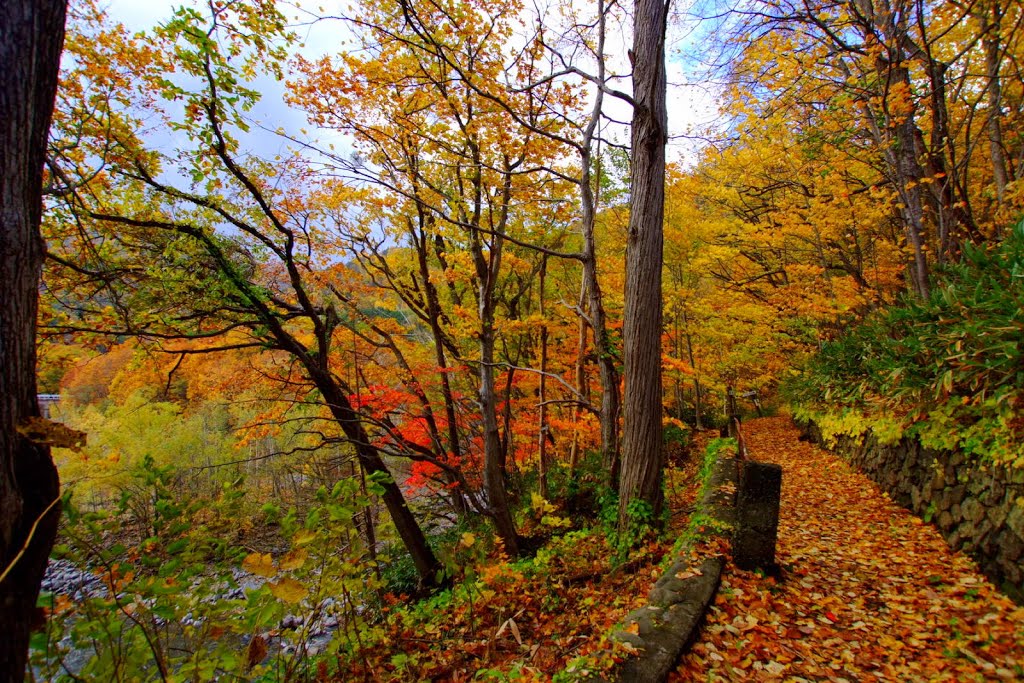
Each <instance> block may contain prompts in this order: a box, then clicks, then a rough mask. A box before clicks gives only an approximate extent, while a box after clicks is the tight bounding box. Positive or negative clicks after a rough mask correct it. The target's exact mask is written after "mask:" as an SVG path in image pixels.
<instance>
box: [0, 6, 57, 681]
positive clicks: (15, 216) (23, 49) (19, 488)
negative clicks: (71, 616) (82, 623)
mask: <svg viewBox="0 0 1024 683" xmlns="http://www.w3.org/2000/svg"><path fill="white" fill-rule="evenodd" d="M65 12H66V3H65V2H63V1H62V0H46V1H43V2H32V1H21V0H15V1H12V2H5V3H4V5H3V8H2V9H0V60H2V62H3V65H4V67H3V75H2V76H0V79H2V82H0V122H2V123H0V142H2V146H3V150H4V153H3V158H2V160H0V302H2V304H0V306H2V308H0V355H2V357H3V363H2V365H3V367H2V368H0V621H2V622H3V624H4V629H5V631H6V633H5V635H4V637H3V638H2V639H0V676H2V678H3V680H5V681H21V680H22V679H23V678H24V675H25V664H26V661H27V660H26V658H27V656H28V639H29V632H30V630H31V628H32V626H33V623H34V621H35V619H34V615H35V609H36V597H37V596H38V594H39V585H40V582H41V581H42V578H43V571H44V570H45V569H46V563H47V560H48V558H49V554H50V548H51V547H52V545H53V541H54V537H55V536H56V533H57V521H58V517H59V514H60V511H59V508H58V507H57V501H58V500H59V483H58V480H57V470H56V468H55V467H54V465H53V461H52V460H51V459H50V449H49V448H48V447H47V445H46V444H45V442H42V441H40V440H38V439H39V437H37V440H33V439H32V438H31V437H30V436H29V435H28V433H27V432H30V431H31V430H30V429H28V428H29V427H30V422H31V420H32V419H33V418H38V417H39V407H38V405H37V403H36V379H35V377H36V339H35V330H36V312H37V310H38V298H39V274H40V269H41V267H42V262H43V253H44V250H43V242H42V239H41V237H40V232H39V225H40V217H41V211H42V188H43V166H44V161H45V158H46V136H47V130H48V129H49V126H50V118H51V115H52V112H53V103H54V95H55V92H56V89H57V72H58V67H59V65H60V54H61V47H62V44H63V41H64V17H65Z"/></svg>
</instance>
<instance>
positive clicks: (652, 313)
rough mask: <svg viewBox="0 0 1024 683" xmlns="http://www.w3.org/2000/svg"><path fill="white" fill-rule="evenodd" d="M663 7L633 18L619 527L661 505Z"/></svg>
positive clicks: (638, 11) (644, 9)
mask: <svg viewBox="0 0 1024 683" xmlns="http://www.w3.org/2000/svg"><path fill="white" fill-rule="evenodd" d="M667 20H668V2H666V1H665V0H637V1H636V3H635V4H634V13H633V49H632V53H631V54H632V62H633V123H632V129H631V167H630V197H629V210H630V215H629V236H628V240H629V241H628V243H627V246H626V293H625V297H626V306H625V312H624V318H623V325H622V337H623V341H624V368H623V374H624V375H625V380H626V386H625V392H624V394H623V417H624V422H623V439H622V475H621V480H620V484H619V528H620V530H625V529H626V528H627V526H628V524H629V522H630V515H631V514H633V513H634V511H635V506H636V503H635V502H636V501H640V502H643V503H645V504H647V505H648V506H649V507H650V512H651V514H652V515H653V518H654V519H656V518H657V516H658V515H659V514H660V512H661V504H662V490H661V481H662V469H663V466H664V462H663V458H662V436H661V432H662V428H661V412H662V395H661V394H662V392H661V388H662V385H661V327H662V310H661V269H662V245H663V241H664V226H663V222H664V215H665V143H666V142H667V141H668V111H667V108H666V103H665V97H666V87H667V85H666V77H665V32H666V22H667Z"/></svg>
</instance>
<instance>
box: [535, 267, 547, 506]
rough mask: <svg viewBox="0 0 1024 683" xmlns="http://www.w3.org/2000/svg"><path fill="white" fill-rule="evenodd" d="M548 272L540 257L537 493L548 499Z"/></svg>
mask: <svg viewBox="0 0 1024 683" xmlns="http://www.w3.org/2000/svg"><path fill="white" fill-rule="evenodd" d="M547 272H548V259H547V257H546V256H541V262H540V280H539V282H538V289H537V298H538V300H539V301H540V319H541V323H540V387H539V388H538V390H537V401H538V403H539V404H540V407H539V408H538V409H537V491H538V493H540V495H541V497H542V498H545V499H546V498H547V497H548V463H547V450H548V406H547V401H548V391H547V389H548V385H547V379H548V378H547V372H548V325H547V322H546V318H545V317H544V315H545V310H544V284H545V282H544V280H545V279H546V276H547Z"/></svg>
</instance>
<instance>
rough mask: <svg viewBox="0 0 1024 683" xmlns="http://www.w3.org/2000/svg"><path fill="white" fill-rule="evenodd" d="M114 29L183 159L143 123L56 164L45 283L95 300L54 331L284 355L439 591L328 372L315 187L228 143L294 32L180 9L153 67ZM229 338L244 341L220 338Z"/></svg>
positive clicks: (150, 107)
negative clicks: (94, 150)
mask: <svg viewBox="0 0 1024 683" xmlns="http://www.w3.org/2000/svg"><path fill="white" fill-rule="evenodd" d="M117 33H118V31H117V30H114V31H112V32H111V34H105V35H104V38H105V39H106V40H107V43H109V44H115V43H116V44H118V45H120V46H121V47H122V48H123V49H124V50H125V52H126V54H122V55H120V57H121V58H122V60H123V63H118V62H117V55H115V56H114V58H113V62H114V64H115V66H117V68H124V69H127V70H128V71H130V72H133V73H134V76H135V77H136V78H139V79H140V80H143V81H144V82H145V80H146V79H151V80H149V83H148V85H150V86H151V87H152V88H153V89H154V90H155V91H156V92H159V93H161V94H162V95H164V96H165V98H166V101H170V102H180V103H183V106H184V111H183V112H182V113H179V112H176V111H170V110H166V109H161V108H160V107H161V105H160V104H159V103H157V102H154V101H145V102H143V103H141V104H137V105H136V106H140V108H142V109H143V110H144V111H146V113H147V114H150V115H155V116H160V115H163V116H166V117H167V120H168V121H169V123H170V125H171V126H172V127H174V128H176V129H177V130H178V132H180V133H181V134H182V135H181V136H180V138H179V141H180V142H181V144H183V145H186V147H184V148H183V149H180V150H177V154H178V156H174V153H173V152H172V153H163V154H162V153H160V152H156V151H152V150H148V149H146V147H145V144H144V141H143V140H141V139H139V138H138V137H136V135H135V132H136V131H139V130H142V129H143V127H142V126H141V125H139V126H115V125H111V126H107V127H104V128H103V130H102V131H100V133H98V134H99V135H103V136H106V139H105V140H104V141H102V143H101V144H102V145H104V146H106V148H108V149H110V150H116V153H113V154H111V155H110V156H109V157H108V158H107V159H106V160H105V163H106V164H107V165H106V168H105V171H106V172H105V174H102V175H101V174H97V173H94V172H91V171H89V170H88V169H87V168H84V165H85V164H83V167H77V166H74V165H70V164H68V165H63V166H61V169H62V170H61V174H60V175H61V177H62V180H64V181H67V182H68V183H69V184H68V185H67V187H66V188H65V190H64V192H63V194H64V195H65V199H66V200H67V205H66V206H65V207H55V208H54V213H55V214H59V212H60V211H61V210H64V211H67V212H68V213H69V214H71V215H74V217H75V221H69V223H73V225H74V226H75V227H74V228H68V227H67V226H66V225H64V224H63V223H62V222H61V221H59V220H56V221H54V222H55V224H56V225H55V226H54V229H55V230H62V229H63V230H65V231H67V232H64V233H61V234H55V235H54V239H53V246H52V253H51V254H50V256H51V259H52V260H53V262H54V271H55V275H54V279H55V281H57V282H59V281H61V278H64V279H65V280H66V282H67V283H68V287H69V288H70V287H73V286H74V285H75V284H79V285H83V286H84V287H90V288H93V290H94V291H95V292H96V295H95V296H91V297H88V299H89V300H88V301H87V303H85V304H83V305H82V307H81V308H80V310H78V311H76V315H77V316H80V317H83V318H86V320H85V323H84V324H83V323H82V322H80V321H76V320H71V321H69V322H68V323H67V324H66V326H64V329H68V330H74V329H82V328H83V327H85V328H89V327H98V328H99V329H100V330H101V331H103V332H106V333H108V334H123V335H133V336H138V337H142V338H149V339H151V340H157V341H158V342H159V343H165V342H166V341H168V340H173V342H174V343H175V344H176V345H177V347H176V348H178V351H177V352H180V353H187V352H189V349H188V348H187V347H182V346H181V341H182V340H187V339H214V338H216V339H219V340H221V341H222V344H221V345H220V346H219V347H210V348H206V349H205V350H204V352H211V351H214V350H222V351H223V350H233V349H238V348H259V349H262V350H265V351H267V352H270V353H273V352H275V351H276V352H283V353H284V354H286V355H287V357H289V358H290V359H291V362H292V363H294V366H295V367H297V368H300V369H301V370H300V372H299V373H298V374H297V376H296V377H295V378H292V379H291V383H292V384H294V383H296V382H298V383H299V384H300V385H301V387H302V388H303V389H304V391H305V396H306V398H307V399H308V400H309V401H316V402H319V403H320V404H321V405H322V406H324V408H325V409H326V410H327V411H328V413H329V414H330V417H331V419H332V420H333V421H334V423H335V424H336V425H337V427H338V428H339V429H340V430H341V432H342V434H343V435H344V437H345V439H346V441H347V442H348V443H349V444H350V445H351V448H352V449H353V451H354V454H355V456H356V459H357V460H358V461H359V463H360V465H361V466H362V468H363V470H364V472H366V473H367V474H368V475H370V476H374V477H375V478H376V479H377V481H378V482H379V483H380V484H381V486H383V488H384V493H383V494H382V495H381V498H382V499H383V502H384V504H385V506H386V507H387V509H388V512H389V513H390V515H391V518H392V521H393V522H394V525H395V529H396V531H397V533H398V535H399V537H400V538H401V540H402V542H403V544H404V545H405V547H406V549H407V550H408V551H409V553H410V555H411V557H412V560H413V562H414V564H415V566H416V569H417V571H418V573H419V575H420V579H421V581H422V582H423V583H424V584H425V585H434V584H436V583H438V582H439V581H440V580H441V571H440V570H441V569H442V567H441V564H440V563H439V562H438V560H437V558H436V556H435V555H434V553H433V551H432V550H431V548H430V546H429V545H428V544H427V541H426V538H425V536H424V534H423V530H422V528H421V527H420V526H419V523H418V521H417V519H416V517H415V516H414V515H413V513H412V511H411V510H410V508H409V506H408V504H407V503H406V500H405V497H404V495H403V493H402V490H401V488H400V487H399V485H398V483H397V482H396V481H395V480H394V478H393V477H392V475H391V472H390V469H389V467H388V465H387V463H386V462H385V460H384V457H383V453H382V451H381V449H380V447H379V446H378V445H377V444H375V443H374V442H373V440H372V439H371V438H370V435H369V433H368V428H367V416H366V415H365V414H364V410H363V406H362V405H360V403H359V401H358V392H357V390H356V389H357V388H358V387H353V386H351V385H350V384H349V383H348V381H346V379H345V377H343V376H342V375H341V374H339V373H338V372H336V366H337V355H338V354H337V351H338V347H339V345H340V344H341V341H342V338H341V335H340V334H339V333H340V331H341V329H342V328H341V327H340V325H341V322H342V321H341V316H340V313H339V308H340V307H341V301H340V299H342V297H343V296H344V294H343V293H342V292H340V291H339V288H340V285H339V284H338V282H337V281H336V280H334V281H332V280H331V277H330V270H331V264H330V263H329V261H330V257H328V258H327V259H326V260H327V261H328V263H324V262H322V261H321V260H320V254H319V253H314V252H313V245H314V244H319V243H321V242H323V241H326V240H328V239H329V237H330V236H329V235H327V234H325V231H324V230H323V226H322V224H321V220H322V219H323V215H322V207H315V206H314V204H315V202H314V200H311V199H310V197H309V196H308V194H307V192H308V189H305V188H308V186H309V185H312V184H313V181H312V180H311V178H310V174H309V164H308V160H306V159H296V158H290V159H287V160H281V161H280V162H279V163H277V164H275V165H273V166H271V165H270V164H268V163H264V162H262V161H260V160H257V159H254V158H252V157H247V156H246V155H245V154H244V153H243V152H242V150H241V148H240V144H239V142H238V140H237V139H236V136H239V135H240V134H241V133H244V131H245V130H246V129H247V128H248V123H247V121H246V119H245V118H244V116H243V114H244V112H246V111H248V110H249V109H251V107H252V106H253V105H254V104H255V102H256V101H257V100H258V98H259V94H258V93H257V92H255V91H254V90H251V89H249V88H248V87H247V86H248V85H250V81H251V79H252V78H255V73H257V72H258V71H259V70H260V69H265V70H266V72H269V73H271V74H273V75H277V76H280V71H279V69H280V62H281V60H282V59H283V56H284V55H283V48H282V47H281V45H282V43H285V42H286V41H287V40H288V38H289V36H288V35H287V33H286V31H285V30H284V18H283V16H281V14H280V13H279V12H278V11H277V10H276V8H275V6H274V4H273V2H269V1H268V2H254V3H238V4H233V5H231V6H230V7H217V6H211V8H210V13H209V15H207V16H204V15H203V14H202V13H200V12H198V11H196V10H192V9H187V8H182V9H180V10H178V11H177V12H176V13H175V16H174V18H173V19H172V20H171V21H169V22H167V23H166V24H164V25H163V26H162V27H161V28H160V29H159V30H158V35H157V36H156V37H153V38H146V40H149V41H151V42H153V43H154V45H155V46H156V47H157V49H156V50H154V51H152V52H150V53H149V57H150V58H152V59H160V60H162V59H164V58H166V59H167V60H168V61H167V62H163V63H159V62H158V63H157V64H156V68H154V65H153V64H149V63H145V60H140V59H138V58H139V56H140V55H142V54H144V52H145V50H144V48H141V49H136V48H138V47H139V46H136V45H134V44H133V42H134V41H133V39H127V38H125V37H124V36H122V37H121V38H118V37H117V35H115V34H117ZM122 38H124V40H123V41H122ZM139 40H140V41H141V40H142V39H139ZM172 70H178V71H179V72H184V73H186V74H188V76H189V77H190V78H191V79H192V80H191V81H189V85H190V86H192V87H194V90H190V89H186V88H183V87H179V86H178V85H177V84H175V83H173V82H171V81H169V80H167V79H163V78H161V77H159V76H157V77H153V76H152V73H153V72H154V71H155V72H157V73H166V72H169V71H172ZM126 97H127V95H126ZM112 106H116V104H115V105H112ZM124 109H125V110H127V111H114V112H106V113H105V115H107V116H109V118H110V120H112V121H113V120H117V119H119V118H123V119H130V117H131V114H130V111H131V110H130V108H129V107H127V106H126V107H124ZM68 125H70V126H72V127H74V122H73V121H68ZM87 161H94V160H92V159H89V160H87ZM65 163H66V162H65ZM164 166H170V167H176V168H177V169H178V170H179V172H180V173H182V175H184V173H185V172H188V173H189V176H190V177H191V183H188V182H187V181H186V180H185V179H184V178H183V177H182V176H177V177H170V178H164V177H163V176H162V174H161V168H162V167H164ZM139 263H147V264H148V265H147V267H146V268H140V267H138V264H139ZM332 285H333V286H332ZM51 293H53V294H54V295H56V296H60V295H61V293H60V292H56V293H54V292H51ZM74 294H75V293H71V294H70V295H71V296H74ZM110 302H113V306H110V305H108V304H109V303H110ZM104 309H106V310H104ZM111 314H112V315H111ZM233 331H239V332H243V333H245V335H246V340H245V341H243V342H238V341H237V340H236V339H233V338H229V333H231V332H233ZM354 397H355V398H354Z"/></svg>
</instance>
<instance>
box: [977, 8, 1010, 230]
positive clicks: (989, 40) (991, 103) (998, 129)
mask: <svg viewBox="0 0 1024 683" xmlns="http://www.w3.org/2000/svg"><path fill="white" fill-rule="evenodd" d="M987 4H988V6H989V8H990V9H991V14H984V13H983V14H982V15H981V32H982V39H981V41H982V45H983V46H984V48H985V76H986V78H987V79H988V82H987V83H986V84H985V95H986V98H987V100H988V149H989V155H990V157H991V159H992V180H993V181H994V182H995V186H996V201H997V202H998V205H999V206H1000V207H1001V206H1002V205H1003V203H1004V202H1005V201H1006V186H1007V185H1008V184H1009V182H1010V176H1009V173H1008V172H1007V163H1006V151H1005V148H1004V147H1003V115H1002V107H1003V91H1002V83H1001V82H1000V75H999V63H1000V54H999V50H1000V46H999V40H1000V36H999V30H1000V27H1001V25H1002V8H1001V7H1000V3H999V2H998V0H992V2H989V3H987ZM998 225H999V222H998V221H997V222H996V226H997V228H996V229H997V230H998V229H999V228H998Z"/></svg>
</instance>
